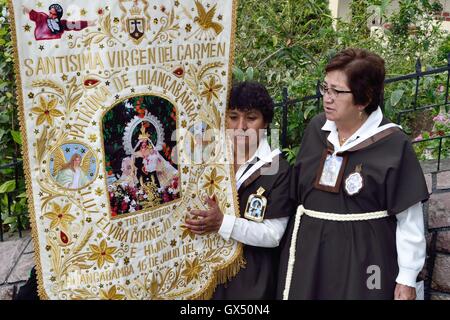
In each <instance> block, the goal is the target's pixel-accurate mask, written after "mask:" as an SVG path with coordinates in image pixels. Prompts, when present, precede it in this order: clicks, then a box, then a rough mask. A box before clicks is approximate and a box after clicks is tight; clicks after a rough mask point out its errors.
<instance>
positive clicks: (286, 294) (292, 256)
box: [283, 205, 388, 300]
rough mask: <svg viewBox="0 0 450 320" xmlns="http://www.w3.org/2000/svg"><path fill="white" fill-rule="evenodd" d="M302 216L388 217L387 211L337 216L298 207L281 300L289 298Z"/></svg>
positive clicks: (338, 216)
mask: <svg viewBox="0 0 450 320" xmlns="http://www.w3.org/2000/svg"><path fill="white" fill-rule="evenodd" d="M304 214H306V215H307V216H310V217H313V218H317V219H323V220H331V221H363V220H372V219H380V218H385V217H387V216H388V213H387V211H374V212H368V213H352V214H337V213H329V212H320V211H314V210H308V209H305V208H304V207H303V205H299V206H298V208H297V213H296V214H295V223H294V231H293V232H292V239H291V246H290V248H289V261H288V269H287V273H286V284H285V286H284V291H283V300H287V299H288V298H289V290H290V288H291V281H292V273H293V271H294V264H295V249H296V245H297V236H298V230H299V227H300V220H301V218H302V215H304Z"/></svg>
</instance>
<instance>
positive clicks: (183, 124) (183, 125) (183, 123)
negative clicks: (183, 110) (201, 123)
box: [181, 120, 187, 128]
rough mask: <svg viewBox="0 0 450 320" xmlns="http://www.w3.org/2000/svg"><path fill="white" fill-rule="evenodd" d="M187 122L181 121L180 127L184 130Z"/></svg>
mask: <svg viewBox="0 0 450 320" xmlns="http://www.w3.org/2000/svg"><path fill="white" fill-rule="evenodd" d="M186 126H187V122H186V120H183V121H181V127H183V128H186Z"/></svg>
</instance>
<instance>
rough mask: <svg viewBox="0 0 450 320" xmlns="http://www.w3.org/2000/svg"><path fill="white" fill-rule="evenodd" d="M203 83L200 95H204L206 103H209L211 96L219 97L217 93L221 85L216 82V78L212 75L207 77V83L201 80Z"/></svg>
mask: <svg viewBox="0 0 450 320" xmlns="http://www.w3.org/2000/svg"><path fill="white" fill-rule="evenodd" d="M203 85H204V86H205V90H203V91H202V92H201V93H200V95H201V96H202V97H206V101H207V102H208V103H210V102H211V100H212V99H213V98H215V99H219V96H218V95H217V93H218V92H219V90H220V89H222V87H223V85H221V84H216V78H214V77H211V78H209V83H206V82H205V81H203Z"/></svg>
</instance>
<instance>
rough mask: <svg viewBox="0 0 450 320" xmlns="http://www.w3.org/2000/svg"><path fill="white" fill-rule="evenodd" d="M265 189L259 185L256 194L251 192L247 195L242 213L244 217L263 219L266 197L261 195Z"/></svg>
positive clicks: (255, 219) (256, 219) (257, 220)
mask: <svg viewBox="0 0 450 320" xmlns="http://www.w3.org/2000/svg"><path fill="white" fill-rule="evenodd" d="M265 191H266V190H265V189H264V188H263V187H259V189H258V190H257V191H256V194H251V195H250V196H249V197H248V200H247V206H246V207H245V213H244V217H245V218H247V219H249V220H253V221H256V222H261V221H263V219H264V213H265V212H266V207H267V199H266V197H264V196H263V195H262V194H263V193H264V192H265Z"/></svg>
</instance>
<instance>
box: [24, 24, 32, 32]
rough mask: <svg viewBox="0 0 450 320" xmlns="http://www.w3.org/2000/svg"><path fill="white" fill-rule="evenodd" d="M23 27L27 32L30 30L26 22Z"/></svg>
mask: <svg viewBox="0 0 450 320" xmlns="http://www.w3.org/2000/svg"><path fill="white" fill-rule="evenodd" d="M23 29H24V30H25V32H29V31H30V30H31V26H30V25H29V24H26V25H25V26H24V27H23Z"/></svg>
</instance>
